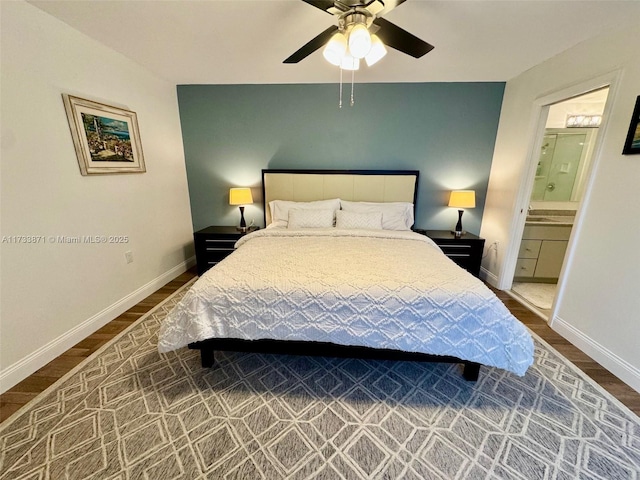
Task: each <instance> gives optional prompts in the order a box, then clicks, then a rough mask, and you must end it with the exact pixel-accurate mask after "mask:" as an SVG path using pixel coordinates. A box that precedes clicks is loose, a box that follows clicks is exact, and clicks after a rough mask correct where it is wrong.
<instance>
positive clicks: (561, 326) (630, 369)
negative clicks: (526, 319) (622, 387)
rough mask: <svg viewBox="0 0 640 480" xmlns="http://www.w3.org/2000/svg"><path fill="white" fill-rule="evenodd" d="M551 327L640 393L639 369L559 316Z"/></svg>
mask: <svg viewBox="0 0 640 480" xmlns="http://www.w3.org/2000/svg"><path fill="white" fill-rule="evenodd" d="M551 327H552V328H553V330H555V331H556V332H558V333H559V334H560V335H562V336H563V337H564V338H566V339H567V340H569V341H570V342H571V343H572V344H573V345H575V346H576V347H578V348H579V349H580V350H582V351H583V352H584V353H586V354H587V355H589V356H590V357H591V358H593V359H594V360H595V361H596V362H598V363H599V364H600V365H602V366H603V367H604V368H606V369H607V370H609V371H610V372H611V373H613V374H614V375H615V376H616V377H618V378H619V379H620V380H622V381H623V382H624V383H626V384H627V385H629V386H630V387H631V388H633V389H634V390H635V391H636V392H638V393H640V370H639V369H637V368H636V367H634V366H633V365H631V364H630V363H628V362H627V361H625V360H624V359H622V358H620V357H619V356H618V355H616V354H615V353H613V352H611V351H610V350H608V349H607V348H605V347H603V346H602V345H600V344H599V343H598V342H596V341H594V340H592V339H591V338H590V337H588V336H587V335H585V334H584V333H582V332H581V331H580V330H578V329H577V328H575V327H574V326H572V325H570V324H569V323H567V322H566V321H564V320H563V319H562V318H560V317H558V316H557V315H556V316H555V317H554V319H553V322H552V324H551Z"/></svg>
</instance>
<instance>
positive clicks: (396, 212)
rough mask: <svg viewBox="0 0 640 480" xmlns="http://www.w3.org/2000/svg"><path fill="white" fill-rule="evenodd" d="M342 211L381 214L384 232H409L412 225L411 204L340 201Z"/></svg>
mask: <svg viewBox="0 0 640 480" xmlns="http://www.w3.org/2000/svg"><path fill="white" fill-rule="evenodd" d="M340 204H341V205H342V210H345V211H347V212H358V213H369V212H380V213H382V228H384V229H385V230H411V226H412V225H413V203H407V202H388V203H374V202H349V201H347V200H340Z"/></svg>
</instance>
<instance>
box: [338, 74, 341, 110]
mask: <svg viewBox="0 0 640 480" xmlns="http://www.w3.org/2000/svg"><path fill="white" fill-rule="evenodd" d="M338 108H342V68H340V100H339V102H338Z"/></svg>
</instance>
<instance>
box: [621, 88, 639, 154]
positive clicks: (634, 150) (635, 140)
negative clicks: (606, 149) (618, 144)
mask: <svg viewBox="0 0 640 480" xmlns="http://www.w3.org/2000/svg"><path fill="white" fill-rule="evenodd" d="M638 153H640V96H638V98H636V106H635V108H634V109H633V116H632V117H631V125H629V133H628V134H627V140H626V142H624V148H623V149H622V154H623V155H633V154H638Z"/></svg>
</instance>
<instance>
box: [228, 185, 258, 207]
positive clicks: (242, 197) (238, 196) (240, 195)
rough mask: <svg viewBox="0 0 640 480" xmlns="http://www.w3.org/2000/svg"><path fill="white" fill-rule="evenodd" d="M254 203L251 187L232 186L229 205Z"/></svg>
mask: <svg viewBox="0 0 640 480" xmlns="http://www.w3.org/2000/svg"><path fill="white" fill-rule="evenodd" d="M251 203H253V197H252V196H251V189H250V188H231V189H230V190H229V205H249V204H251Z"/></svg>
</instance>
